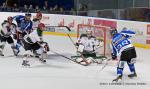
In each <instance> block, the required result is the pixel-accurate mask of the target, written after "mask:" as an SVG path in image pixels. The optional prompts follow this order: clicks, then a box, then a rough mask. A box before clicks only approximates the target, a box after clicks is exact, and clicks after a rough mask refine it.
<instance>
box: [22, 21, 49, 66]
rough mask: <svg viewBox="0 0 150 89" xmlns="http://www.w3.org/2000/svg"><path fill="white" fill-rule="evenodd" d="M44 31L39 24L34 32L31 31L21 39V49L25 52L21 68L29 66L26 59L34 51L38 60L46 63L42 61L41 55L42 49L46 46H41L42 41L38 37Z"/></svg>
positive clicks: (42, 26) (43, 27) (41, 24)
mask: <svg viewBox="0 0 150 89" xmlns="http://www.w3.org/2000/svg"><path fill="white" fill-rule="evenodd" d="M44 30H45V25H44V24H43V23H40V24H39V25H38V28H37V29H36V30H33V32H31V33H30V34H28V35H25V36H24V38H23V41H22V42H23V47H24V49H25V50H26V52H25V57H24V58H23V63H22V65H23V66H30V64H29V63H28V62H29V61H28V57H29V56H30V54H31V51H36V53H37V54H38V57H39V60H40V61H41V62H44V63H45V62H46V60H44V59H43V53H44V51H45V50H44V47H46V46H47V44H45V43H44V44H43V41H42V40H41V39H40V36H41V35H42V32H43V31H44Z"/></svg>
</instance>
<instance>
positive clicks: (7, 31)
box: [0, 20, 16, 37]
mask: <svg viewBox="0 0 150 89" xmlns="http://www.w3.org/2000/svg"><path fill="white" fill-rule="evenodd" d="M1 25H2V30H1V32H0V34H1V35H2V36H5V37H8V36H10V35H11V34H14V33H15V31H16V25H15V24H14V23H12V24H9V23H8V21H7V20H5V21H4V22H3V23H2V24H1Z"/></svg>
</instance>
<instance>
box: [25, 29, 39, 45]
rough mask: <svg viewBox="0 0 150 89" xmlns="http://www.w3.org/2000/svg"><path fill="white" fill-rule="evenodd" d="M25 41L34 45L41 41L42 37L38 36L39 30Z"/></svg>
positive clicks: (26, 37)
mask: <svg viewBox="0 0 150 89" xmlns="http://www.w3.org/2000/svg"><path fill="white" fill-rule="evenodd" d="M24 40H25V41H26V42H27V43H29V44H33V43H36V42H39V41H41V39H40V36H39V35H38V32H37V30H33V31H32V32H31V33H30V34H28V35H25V36H24Z"/></svg>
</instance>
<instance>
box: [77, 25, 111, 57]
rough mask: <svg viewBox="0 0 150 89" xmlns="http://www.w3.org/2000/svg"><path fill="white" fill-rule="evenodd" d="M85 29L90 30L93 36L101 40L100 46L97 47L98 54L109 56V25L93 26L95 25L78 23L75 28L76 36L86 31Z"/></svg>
mask: <svg viewBox="0 0 150 89" xmlns="http://www.w3.org/2000/svg"><path fill="white" fill-rule="evenodd" d="M87 30H92V32H93V36H95V37H96V38H97V39H98V40H100V41H101V42H103V44H102V45H101V47H99V48H98V49H97V51H96V52H97V54H98V55H104V56H110V54H111V46H110V40H111V35H110V27H107V26H95V25H85V24H78V28H77V38H79V37H80V35H81V34H84V33H86V31H87Z"/></svg>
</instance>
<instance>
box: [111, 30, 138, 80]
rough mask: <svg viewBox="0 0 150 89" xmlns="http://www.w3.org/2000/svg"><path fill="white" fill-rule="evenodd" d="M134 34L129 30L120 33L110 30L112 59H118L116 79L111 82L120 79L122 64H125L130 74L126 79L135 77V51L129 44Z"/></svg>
mask: <svg viewBox="0 0 150 89" xmlns="http://www.w3.org/2000/svg"><path fill="white" fill-rule="evenodd" d="M134 34H135V33H134V32H133V31H131V30H123V31H121V32H120V33H118V32H117V30H112V31H111V35H112V36H113V37H112V48H113V50H112V59H114V60H115V59H118V60H119V62H118V67H117V75H118V76H117V78H116V79H114V80H113V81H115V82H117V81H118V80H121V79H122V76H123V69H124V64H125V63H126V62H127V64H128V66H129V69H130V71H131V74H130V75H128V77H130V78H133V77H137V74H136V71H135V67H134V63H135V61H136V57H137V55H136V51H135V47H134V46H133V44H132V43H131V39H130V37H132V35H134Z"/></svg>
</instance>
